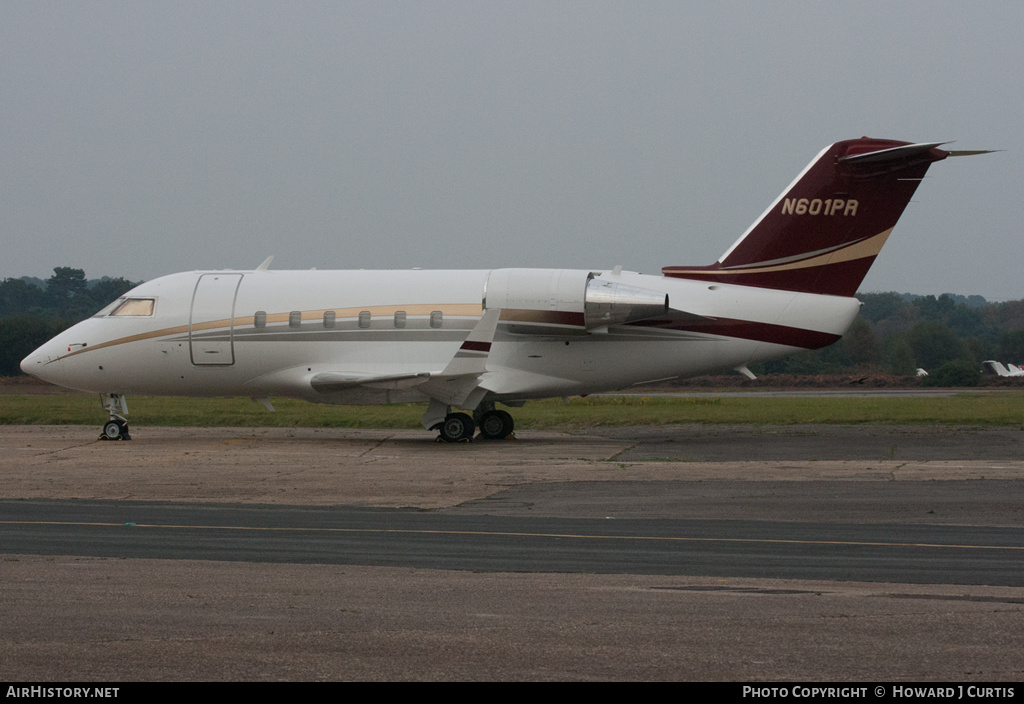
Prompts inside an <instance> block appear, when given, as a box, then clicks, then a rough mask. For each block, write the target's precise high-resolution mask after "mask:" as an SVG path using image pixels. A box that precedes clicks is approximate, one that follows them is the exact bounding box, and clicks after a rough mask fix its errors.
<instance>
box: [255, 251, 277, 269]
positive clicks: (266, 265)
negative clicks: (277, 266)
mask: <svg viewBox="0 0 1024 704" xmlns="http://www.w3.org/2000/svg"><path fill="white" fill-rule="evenodd" d="M272 261H274V255H273V254H271V255H270V256H269V257H267V258H266V259H264V260H263V263H262V264H260V265H259V266H258V267H256V271H266V270H267V269H269V268H270V262H272Z"/></svg>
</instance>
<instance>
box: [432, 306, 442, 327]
mask: <svg viewBox="0 0 1024 704" xmlns="http://www.w3.org/2000/svg"><path fill="white" fill-rule="evenodd" d="M443 322H444V313H442V312H441V311H439V310H435V311H431V313H430V327H432V328H439V327H441V324H442V323H443Z"/></svg>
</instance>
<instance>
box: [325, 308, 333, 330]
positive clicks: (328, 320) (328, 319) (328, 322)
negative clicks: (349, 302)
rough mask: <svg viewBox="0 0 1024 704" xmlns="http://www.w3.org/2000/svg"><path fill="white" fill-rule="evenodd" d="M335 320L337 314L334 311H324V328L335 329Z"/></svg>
mask: <svg viewBox="0 0 1024 704" xmlns="http://www.w3.org/2000/svg"><path fill="white" fill-rule="evenodd" d="M334 320H335V313H334V311H333V310H327V311H324V327H325V328H333V327H334Z"/></svg>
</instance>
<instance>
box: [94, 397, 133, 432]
mask: <svg viewBox="0 0 1024 704" xmlns="http://www.w3.org/2000/svg"><path fill="white" fill-rule="evenodd" d="M100 400H101V401H102V402H103V410H105V411H106V412H107V413H109V414H110V420H108V421H107V422H106V423H105V424H104V425H103V432H102V433H100V437H99V440H105V441H113V440H131V439H132V436H131V435H130V434H129V433H128V419H127V418H125V416H126V415H128V401H127V400H125V397H124V394H105V395H103V396H100Z"/></svg>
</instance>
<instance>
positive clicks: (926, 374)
mask: <svg viewBox="0 0 1024 704" xmlns="http://www.w3.org/2000/svg"><path fill="white" fill-rule="evenodd" d="M917 375H918V376H928V372H926V371H925V370H924V369H922V368H921V367H918V368H917Z"/></svg>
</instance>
